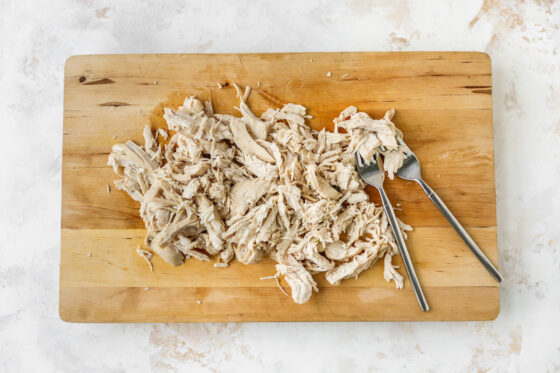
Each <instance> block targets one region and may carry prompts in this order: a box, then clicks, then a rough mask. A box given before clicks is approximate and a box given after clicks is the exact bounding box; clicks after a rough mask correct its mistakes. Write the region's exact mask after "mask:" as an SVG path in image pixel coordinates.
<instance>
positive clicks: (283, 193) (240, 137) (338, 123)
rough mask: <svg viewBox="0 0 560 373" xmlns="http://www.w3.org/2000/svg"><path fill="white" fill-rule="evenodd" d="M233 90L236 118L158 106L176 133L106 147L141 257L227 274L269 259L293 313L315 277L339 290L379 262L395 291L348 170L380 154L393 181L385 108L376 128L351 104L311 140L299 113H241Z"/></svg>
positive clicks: (383, 239)
mask: <svg viewBox="0 0 560 373" xmlns="http://www.w3.org/2000/svg"><path fill="white" fill-rule="evenodd" d="M234 86H235V88H236V90H237V92H238V97H239V99H240V104H239V107H238V108H237V109H238V110H239V112H240V114H241V117H236V116H233V115H228V114H219V113H214V109H213V106H212V104H211V102H209V101H206V102H204V103H202V102H201V101H200V100H198V99H197V98H196V97H188V98H187V99H186V100H185V102H184V103H183V105H182V106H181V107H179V108H178V109H177V110H173V109H170V108H165V109H164V115H163V116H164V119H165V120H166V122H167V126H168V130H170V131H173V132H169V133H168V132H167V131H165V130H161V129H160V130H158V132H157V133H155V135H154V132H152V130H151V129H150V127H149V126H147V127H145V128H144V130H143V137H144V145H142V146H141V145H138V144H135V143H134V142H132V141H127V142H126V143H124V144H116V145H114V146H113V148H112V151H111V153H110V155H109V160H108V164H109V165H110V166H112V167H113V169H114V171H115V173H116V174H117V175H119V177H120V179H119V180H116V181H115V186H116V187H117V189H120V190H123V191H125V192H127V193H128V194H129V195H130V197H131V198H133V199H134V200H136V201H138V202H139V203H140V216H141V218H142V219H143V221H144V224H145V226H146V231H147V233H146V239H145V245H146V246H147V247H148V249H150V251H151V252H153V253H155V254H156V255H159V256H161V257H162V258H163V259H164V260H165V261H167V262H168V263H170V264H171V265H180V264H182V263H183V262H184V261H186V260H189V259H191V258H194V259H197V260H201V261H211V260H213V259H217V262H215V264H214V266H215V267H227V266H228V263H229V262H230V261H231V260H233V259H234V258H235V259H236V260H238V261H240V262H241V263H244V264H253V263H258V262H259V261H260V260H261V259H262V258H263V257H264V256H269V257H271V258H272V259H273V260H275V261H276V262H277V263H278V264H277V265H276V271H277V273H276V274H275V275H274V276H271V277H270V278H271V279H275V280H277V281H278V280H279V277H282V278H283V279H284V280H285V281H286V282H287V283H288V285H289V286H290V288H291V296H292V298H293V300H294V302H295V303H298V304H301V303H305V302H307V301H308V300H309V299H310V297H311V295H312V293H313V291H318V288H317V284H316V282H315V280H314V278H313V276H314V275H316V274H318V273H324V275H325V276H326V279H327V280H328V281H329V282H330V283H331V284H335V285H336V284H339V283H340V282H341V281H343V280H344V279H348V278H355V277H358V276H359V274H360V273H361V272H362V271H364V270H366V269H368V268H370V267H371V266H373V265H374V264H375V263H376V261H377V260H379V259H381V258H384V260H383V261H384V265H385V270H384V277H385V279H386V280H387V281H394V282H395V284H396V286H397V288H401V287H402V284H403V278H402V276H401V275H400V274H399V273H398V272H397V270H396V268H395V267H394V266H393V265H392V260H391V258H392V256H393V255H395V254H397V246H396V244H395V241H394V237H393V235H392V233H391V231H390V228H389V225H388V222H387V219H386V217H385V215H384V212H383V210H382V208H381V207H379V206H375V205H374V203H372V202H370V201H369V199H368V195H367V193H365V192H364V188H365V184H364V183H363V182H362V180H361V179H360V178H359V176H358V174H357V172H356V169H355V164H354V153H355V152H357V151H358V152H360V154H361V155H362V156H363V157H364V158H365V159H366V160H368V159H371V158H372V157H373V156H374V154H375V153H376V152H378V151H381V150H383V151H382V154H383V156H384V158H385V161H384V165H385V169H386V171H387V172H388V174H389V177H391V178H392V177H393V174H394V172H395V171H396V169H397V168H398V167H399V166H400V165H401V164H402V161H403V151H402V149H401V148H400V147H399V145H398V141H397V140H398V138H399V136H402V135H401V133H400V131H398V129H397V128H396V127H395V125H394V124H393V122H392V118H393V115H394V111H393V110H389V111H387V113H386V114H385V116H384V117H383V118H381V119H373V118H371V117H370V116H369V115H368V114H366V113H364V112H360V111H358V109H357V108H356V107H354V106H350V107H348V108H346V109H345V110H343V111H342V112H341V113H340V115H339V116H338V117H337V118H335V119H334V124H335V126H334V128H335V130H334V132H328V131H326V130H322V131H320V132H318V131H315V130H313V129H311V128H310V127H309V125H308V123H307V120H308V119H309V118H310V116H309V115H307V109H306V108H305V107H304V106H301V105H297V104H292V103H290V104H286V105H284V106H283V107H281V108H269V109H268V110H266V111H265V112H264V113H263V114H262V115H261V116H260V117H259V116H257V115H255V114H254V113H253V112H252V111H251V109H250V108H249V106H248V105H247V98H248V96H249V94H250V89H249V88H248V87H247V88H246V89H245V90H244V91H243V90H242V89H241V87H239V86H238V85H236V84H235V85H234ZM339 129H344V130H345V131H342V132H339V131H338V130H339ZM158 140H159V141H158ZM400 223H401V228H402V229H403V230H410V229H411V227H409V226H407V225H406V224H404V223H402V222H400Z"/></svg>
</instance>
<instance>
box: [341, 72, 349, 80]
mask: <svg viewBox="0 0 560 373" xmlns="http://www.w3.org/2000/svg"><path fill="white" fill-rule="evenodd" d="M347 76H348V73H344V74H342V75H341V76H340V77H341V78H342V79H344V78H346V77H347Z"/></svg>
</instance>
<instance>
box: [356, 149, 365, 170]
mask: <svg viewBox="0 0 560 373" xmlns="http://www.w3.org/2000/svg"><path fill="white" fill-rule="evenodd" d="M354 158H356V164H357V165H358V167H364V160H363V159H362V156H361V155H360V152H359V151H356V152H355V153H354Z"/></svg>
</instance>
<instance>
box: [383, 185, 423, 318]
mask: <svg viewBox="0 0 560 373" xmlns="http://www.w3.org/2000/svg"><path fill="white" fill-rule="evenodd" d="M378 190H379V194H380V195H381V201H382V202H383V208H384V210H385V214H386V215H387V220H389V224H390V225H391V228H392V229H393V235H394V236H395V241H396V242H397V247H398V248H399V252H400V254H401V257H402V260H403V263H404V267H405V268H406V272H407V273H408V278H409V279H410V283H411V284H412V287H413V289H414V294H416V299H418V304H420V307H421V308H422V311H424V312H427V311H428V310H429V309H430V306H429V305H428V301H427V300H426V297H425V296H424V292H423V291H422V287H421V286H420V282H419V281H418V276H416V271H415V270H414V266H413V265H412V261H411V260H410V255H409V254H408V249H407V248H406V244H405V242H404V237H403V235H402V232H401V228H400V226H399V223H398V221H397V216H396V215H395V211H394V210H393V206H392V205H391V201H389V198H388V197H387V194H385V190H384V189H383V187H381V188H378Z"/></svg>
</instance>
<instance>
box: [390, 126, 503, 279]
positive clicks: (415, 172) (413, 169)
mask: <svg viewBox="0 0 560 373" xmlns="http://www.w3.org/2000/svg"><path fill="white" fill-rule="evenodd" d="M398 141H399V144H400V145H401V146H402V147H403V148H404V149H405V154H404V160H403V164H402V166H401V167H400V168H399V169H398V170H397V172H396V173H397V176H399V177H400V178H401V179H405V180H412V181H416V182H417V183H418V184H420V186H421V187H422V189H423V190H424V192H425V193H426V194H427V195H428V197H429V198H430V199H431V200H432V202H433V203H434V205H436V207H437V208H438V210H439V211H440V212H441V214H442V215H443V216H444V217H445V218H446V219H447V221H448V222H449V223H450V224H451V226H452V227H453V228H454V229H455V231H457V233H458V234H459V236H461V238H462V239H463V241H465V243H466V244H467V246H468V247H469V249H471V251H472V252H473V254H474V255H475V256H476V257H477V259H478V260H479V261H480V262H481V263H482V265H483V266H484V267H485V268H486V270H487V271H488V272H490V275H492V277H494V279H495V280H496V281H497V282H502V275H501V274H500V272H498V270H497V269H496V267H494V265H493V264H492V263H491V262H490V260H489V259H488V258H487V257H486V255H484V253H483V252H482V250H480V248H479V247H478V245H477V244H476V242H474V240H473V239H472V238H471V236H469V234H468V233H467V231H466V230H465V228H463V226H462V225H461V224H460V223H459V221H458V220H457V219H456V218H455V216H453V214H452V213H451V211H449V209H448V208H447V206H446V205H445V203H443V201H442V200H441V198H440V197H439V196H438V195H437V194H436V192H434V191H433V190H432V188H430V186H429V185H428V184H426V182H425V181H424V180H423V179H422V174H421V172H420V161H419V160H418V157H416V154H414V153H413V152H412V150H410V148H409V147H408V146H407V145H406V143H405V142H404V140H403V139H401V138H400V137H399V138H398Z"/></svg>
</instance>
